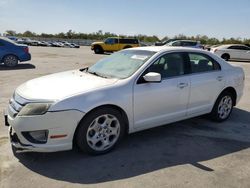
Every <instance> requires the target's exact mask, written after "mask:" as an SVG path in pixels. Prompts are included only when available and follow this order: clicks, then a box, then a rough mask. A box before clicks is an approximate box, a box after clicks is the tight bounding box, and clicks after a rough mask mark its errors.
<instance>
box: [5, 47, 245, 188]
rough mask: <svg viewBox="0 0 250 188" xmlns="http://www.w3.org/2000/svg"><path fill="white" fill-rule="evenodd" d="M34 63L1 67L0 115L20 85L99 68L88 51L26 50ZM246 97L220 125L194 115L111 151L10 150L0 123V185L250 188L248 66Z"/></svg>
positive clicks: (130, 139)
mask: <svg viewBox="0 0 250 188" xmlns="http://www.w3.org/2000/svg"><path fill="white" fill-rule="evenodd" d="M30 51H31V54H32V61H30V62H28V63H21V64H20V65H19V66H18V67H16V68H15V69H7V68H5V67H4V66H0V110H1V111H2V110H3V109H4V108H6V106H7V103H8V99H9V98H10V97H11V95H12V93H13V91H14V89H15V88H16V87H17V86H18V85H20V84H21V83H23V82H25V81H27V80H30V79H32V78H36V77H39V76H43V75H47V74H50V73H54V72H60V71H64V70H70V69H78V68H82V67H85V66H86V65H89V64H92V63H94V62H96V61H97V60H98V59H100V58H102V57H104V56H106V55H95V54H93V52H92V51H91V50H90V48H89V47H81V48H80V49H66V48H43V47H31V48H30ZM230 63H231V64H234V65H238V66H241V67H243V68H244V71H245V74H246V82H245V84H246V86H245V93H244V96H243V98H242V99H241V101H240V103H239V104H238V105H237V106H236V107H235V109H234V111H233V113H232V116H231V117H230V118H229V120H228V121H226V122H224V123H220V124H218V123H213V122H211V121H209V120H207V119H205V118H202V117H198V118H193V119H189V120H185V121H181V122H178V123H173V124H170V125H167V126H162V127H158V128H154V129H150V130H146V131H142V132H139V133H135V134H132V135H129V136H128V137H126V138H125V139H124V140H123V142H122V143H121V144H120V145H119V147H117V148H116V149H115V150H114V151H112V152H111V153H108V154H106V155H102V156H95V157H93V156H88V155H85V154H82V153H79V152H77V151H75V150H72V151H67V152H58V153H47V154H46V153H42V154H41V153H24V154H14V153H13V152H12V149H11V146H10V143H9V140H8V136H7V135H8V134H7V132H8V130H7V127H4V125H3V117H2V116H1V117H0V187H1V188H5V187H19V188H21V187H37V188H38V187H71V186H72V185H74V186H75V187H108V188H111V187H126V188H128V187H144V188H147V187H148V188H151V187H157V188H159V187H192V188H193V187H246V188H248V187H250V148H249V146H250V100H249V96H250V77H249V75H250V63H249V62H230Z"/></svg>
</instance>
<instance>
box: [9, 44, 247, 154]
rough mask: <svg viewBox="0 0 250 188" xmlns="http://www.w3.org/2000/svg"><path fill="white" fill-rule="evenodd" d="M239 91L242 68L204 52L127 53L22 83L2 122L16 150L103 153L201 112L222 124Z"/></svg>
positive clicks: (145, 50) (158, 49)
mask: <svg viewBox="0 0 250 188" xmlns="http://www.w3.org/2000/svg"><path fill="white" fill-rule="evenodd" d="M243 87H244V72H243V69H242V68H240V67H234V66H232V65H230V64H228V63H227V62H226V61H224V60H223V59H221V58H220V57H218V56H216V55H214V54H212V53H210V52H208V51H205V50H198V49H192V48H181V47H179V48H174V47H164V46H163V47H152V46H151V47H139V48H131V49H126V50H122V51H120V52H117V53H114V54H112V55H111V56H108V57H106V58H104V59H102V60H100V61H98V62H97V63H96V64H94V65H92V66H90V67H87V68H83V69H80V70H71V71H66V72H62V73H56V74H52V75H48V76H44V77H40V78H36V79H33V80H30V81H28V82H26V83H24V84H22V85H21V86H19V87H18V88H17V89H16V90H15V92H14V94H13V97H12V98H11V99H10V103H9V106H8V111H7V113H6V115H5V124H6V125H9V126H10V128H9V130H10V138H11V142H12V145H13V146H14V147H16V148H17V150H19V151H36V152H54V151H61V150H70V149H71V148H72V147H73V144H74V143H75V144H76V145H77V146H78V147H79V148H80V149H81V150H82V151H84V152H89V153H93V154H102V153H105V152H108V151H110V150H111V149H112V148H114V146H115V145H116V144H117V143H118V142H119V141H121V139H122V137H123V136H124V134H126V133H133V132H136V131H140V130H144V129H148V128H152V127H156V126H160V125H165V124H167V123H172V122H175V121H180V120H184V119H187V118H192V117H195V116H200V115H203V114H209V116H210V117H211V118H212V119H213V120H215V121H218V122H222V121H225V120H226V119H228V118H229V116H230V114H231V112H232V109H233V106H235V105H236V104H237V103H238V101H239V100H240V98H241V96H242V94H243ZM200 126H202V125H200ZM159 147H160V146H159Z"/></svg>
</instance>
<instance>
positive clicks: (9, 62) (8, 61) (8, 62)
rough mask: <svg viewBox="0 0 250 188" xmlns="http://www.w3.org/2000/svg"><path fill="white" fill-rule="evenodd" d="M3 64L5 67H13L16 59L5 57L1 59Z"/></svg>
mask: <svg viewBox="0 0 250 188" xmlns="http://www.w3.org/2000/svg"><path fill="white" fill-rule="evenodd" d="M3 63H4V65H5V66H7V67H15V66H17V64H18V58H17V57H16V56H14V55H7V56H5V57H4V58H3Z"/></svg>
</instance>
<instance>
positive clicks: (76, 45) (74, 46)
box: [71, 43, 80, 48]
mask: <svg viewBox="0 0 250 188" xmlns="http://www.w3.org/2000/svg"><path fill="white" fill-rule="evenodd" d="M71 45H72V46H73V48H80V46H79V45H78V44H76V43H71Z"/></svg>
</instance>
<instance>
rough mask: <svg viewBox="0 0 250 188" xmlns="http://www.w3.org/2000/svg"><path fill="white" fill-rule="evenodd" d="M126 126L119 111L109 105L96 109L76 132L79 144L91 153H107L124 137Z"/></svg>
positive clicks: (83, 149) (81, 148) (79, 146)
mask: <svg viewBox="0 0 250 188" xmlns="http://www.w3.org/2000/svg"><path fill="white" fill-rule="evenodd" d="M124 127H125V124H124V121H123V118H122V115H121V113H120V112H119V111H117V110H115V109H112V108H107V107H105V108H100V109H97V110H94V111H93V112H90V114H87V116H86V117H85V118H84V119H83V120H82V121H81V123H80V125H79V128H78V130H77V133H76V143H77V146H78V148H80V150H81V151H84V152H87V153H90V154H95V155H98V154H104V153H107V152H108V151H110V150H112V149H113V148H114V147H115V145H116V144H117V143H118V142H119V141H120V140H121V138H122V137H123V135H124V131H125V128H124Z"/></svg>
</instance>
